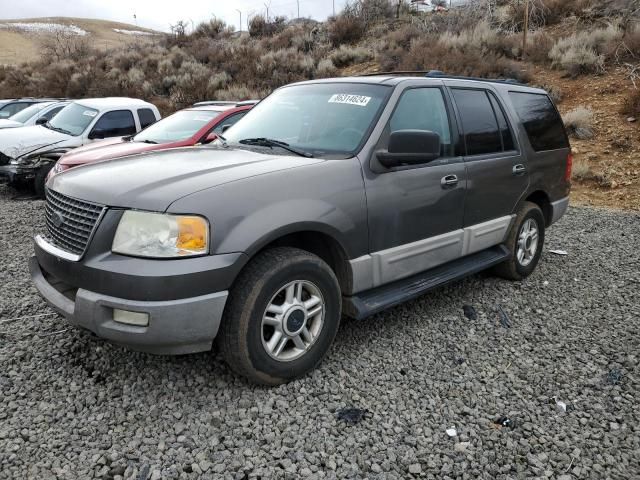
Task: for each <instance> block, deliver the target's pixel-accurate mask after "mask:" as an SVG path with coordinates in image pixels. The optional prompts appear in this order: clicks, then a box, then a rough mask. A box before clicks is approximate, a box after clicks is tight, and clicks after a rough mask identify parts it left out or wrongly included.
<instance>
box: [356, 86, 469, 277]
mask: <svg viewBox="0 0 640 480" xmlns="http://www.w3.org/2000/svg"><path fill="white" fill-rule="evenodd" d="M451 111H452V110H451V105H450V102H449V100H448V97H447V96H446V94H445V92H444V91H443V89H442V88H440V87H420V88H408V89H407V90H405V91H404V93H403V94H402V96H401V97H400V99H399V101H398V104H397V106H396V109H395V111H394V113H393V114H392V116H391V118H390V120H389V122H388V124H387V126H386V128H385V131H384V133H383V135H382V138H381V139H380V142H379V144H378V146H377V147H378V149H384V148H386V146H387V143H388V139H389V135H390V134H391V133H392V132H394V131H397V130H428V131H432V132H435V133H438V134H439V135H440V141H441V156H440V158H438V159H436V160H433V161H430V162H427V163H423V164H419V165H411V166H404V167H396V168H392V169H389V170H387V171H382V172H381V173H374V172H373V171H371V170H370V171H368V172H367V175H366V176H365V177H366V178H365V188H366V193H367V204H368V217H369V249H370V255H371V257H372V258H373V277H374V278H373V284H374V285H373V286H378V285H382V284H385V283H389V282H392V281H394V280H398V279H401V278H405V277H408V276H410V275H413V274H415V273H418V272H421V271H424V270H427V269H429V268H432V267H435V266H437V265H440V264H442V263H445V262H447V261H450V260H453V259H455V258H458V257H459V256H461V254H462V250H463V237H464V235H463V230H462V224H463V218H464V200H465V191H466V187H467V178H466V169H465V164H464V160H463V157H461V156H459V155H458V154H457V138H458V135H457V130H456V127H455V123H454V121H453V116H452V115H451ZM374 155H375V154H374Z"/></svg>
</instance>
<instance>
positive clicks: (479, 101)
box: [452, 88, 503, 155]
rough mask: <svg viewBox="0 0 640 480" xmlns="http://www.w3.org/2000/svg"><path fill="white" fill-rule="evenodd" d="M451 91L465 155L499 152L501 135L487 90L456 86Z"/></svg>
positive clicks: (500, 149)
mask: <svg viewBox="0 0 640 480" xmlns="http://www.w3.org/2000/svg"><path fill="white" fill-rule="evenodd" d="M452 92H453V98H454V99H455V101H456V105H457V107H458V112H460V117H461V120H462V130H463V131H464V139H465V143H466V145H467V155H486V154H489V153H501V152H502V151H503V149H502V136H501V134H500V129H499V128H498V120H497V118H496V115H495V113H494V110H493V107H492V106H491V101H490V100H489V96H488V95H487V92H486V91H485V90H468V89H458V88H454V89H452Z"/></svg>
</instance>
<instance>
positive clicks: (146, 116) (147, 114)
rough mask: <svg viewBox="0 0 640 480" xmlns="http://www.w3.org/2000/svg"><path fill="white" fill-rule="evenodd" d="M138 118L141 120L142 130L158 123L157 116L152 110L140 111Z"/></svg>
mask: <svg viewBox="0 0 640 480" xmlns="http://www.w3.org/2000/svg"><path fill="white" fill-rule="evenodd" d="M138 118H139V119H140V128H143V129H144V128H147V127H148V126H149V125H153V124H154V123H156V116H155V114H154V113H153V110H151V109H150V108H141V109H139V110H138Z"/></svg>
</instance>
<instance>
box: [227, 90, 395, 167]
mask: <svg viewBox="0 0 640 480" xmlns="http://www.w3.org/2000/svg"><path fill="white" fill-rule="evenodd" d="M390 91H391V89H390V87H387V86H382V85H367V84H363V83H316V84H308V85H294V86H291V87H285V88H282V89H280V90H277V91H276V92H274V93H273V94H272V95H270V96H269V97H267V98H266V99H265V100H263V101H262V102H261V103H259V104H258V105H257V106H256V107H254V108H253V109H252V110H251V111H250V112H249V113H247V115H246V116H245V117H244V118H243V119H242V120H240V121H239V122H238V123H237V124H235V125H234V126H233V127H232V128H230V129H229V131H227V132H226V133H224V136H225V139H226V141H227V143H230V144H240V143H245V142H242V141H246V140H248V139H269V140H278V141H280V142H286V143H287V144H289V146H291V147H293V148H295V149H297V150H299V151H302V152H305V153H307V154H311V155H313V156H314V157H322V156H323V155H332V156H335V155H338V156H341V157H349V156H353V154H355V153H356V152H357V150H358V148H359V147H360V145H361V144H362V143H363V141H364V140H365V139H366V138H367V136H368V133H369V131H370V129H371V128H373V123H374V121H375V120H376V119H377V117H378V114H379V112H380V111H381V109H382V106H383V105H384V103H385V100H386V98H387V95H388V94H389V93H390ZM254 143H255V142H254ZM234 146H236V145H234ZM267 148H277V147H267Z"/></svg>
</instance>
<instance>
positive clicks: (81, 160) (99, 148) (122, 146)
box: [60, 138, 167, 167]
mask: <svg viewBox="0 0 640 480" xmlns="http://www.w3.org/2000/svg"><path fill="white" fill-rule="evenodd" d="M166 147H167V146H166V145H156V144H149V143H142V142H128V141H124V140H122V138H117V139H115V140H113V139H110V140H107V141H104V142H98V143H92V144H90V145H87V146H84V147H80V148H76V149H74V150H72V151H70V152H69V153H67V154H66V155H65V156H64V157H62V158H61V159H60V164H62V165H68V166H70V167H75V166H78V165H85V164H87V163H91V162H98V161H100V160H110V159H112V158H118V157H126V156H128V155H135V154H136V153H143V152H148V151H152V150H159V149H162V148H166Z"/></svg>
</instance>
